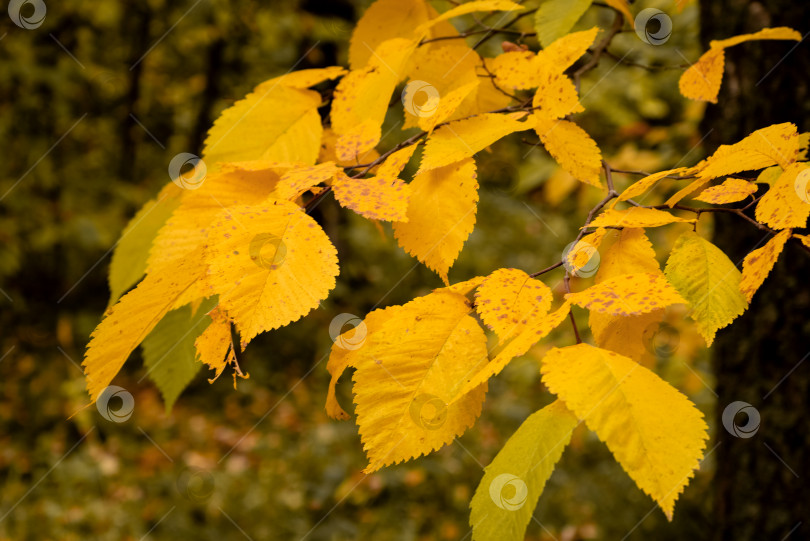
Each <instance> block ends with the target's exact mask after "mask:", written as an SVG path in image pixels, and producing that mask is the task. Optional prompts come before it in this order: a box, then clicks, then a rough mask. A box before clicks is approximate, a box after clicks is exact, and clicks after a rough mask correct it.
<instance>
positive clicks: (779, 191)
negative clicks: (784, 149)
mask: <svg viewBox="0 0 810 541" xmlns="http://www.w3.org/2000/svg"><path fill="white" fill-rule="evenodd" d="M808 170H810V168H808V167H807V163H801V162H800V163H794V164H791V165H790V166H788V167H787V168H786V169H785V171H784V172H783V173H782V174H781V175H780V176H779V178H778V179H777V181H776V182H774V184H773V186H771V187H770V188H769V189H768V191H767V192H766V193H765V195H763V196H762V199H760V200H759V203H757V209H756V213H755V216H756V219H757V221H759V222H762V223H765V224H767V225H768V226H770V227H772V228H774V229H788V228H802V227H805V226H806V225H807V217H808V215H810V201H807V200H803V199H802V197H801V195H804V196H805V197H807V184H808V181H810V172H808ZM800 175H801V176H800ZM797 181H798V182H797ZM800 194H801V195H800Z"/></svg>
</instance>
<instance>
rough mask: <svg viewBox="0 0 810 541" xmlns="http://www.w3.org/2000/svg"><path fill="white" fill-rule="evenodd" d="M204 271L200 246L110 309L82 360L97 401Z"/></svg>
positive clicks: (160, 269)
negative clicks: (131, 355)
mask: <svg viewBox="0 0 810 541" xmlns="http://www.w3.org/2000/svg"><path fill="white" fill-rule="evenodd" d="M204 273H205V266H204V265H203V264H202V253H201V251H200V250H198V251H197V252H194V253H192V254H189V256H188V257H184V258H181V259H180V260H177V261H170V262H169V263H166V264H164V265H161V266H159V267H157V268H155V269H154V270H153V271H151V272H150V273H148V274H147V275H146V278H144V279H143V280H142V281H141V282H140V283H139V284H138V287H136V288H135V289H133V290H132V291H130V292H129V293H127V294H126V295H124V296H123V297H121V299H120V300H119V301H118V302H117V303H116V304H115V305H114V306H113V307H112V308H110V309H108V310H107V312H106V313H105V315H104V319H102V320H101V323H99V324H98V326H97V327H96V329H95V330H94V331H93V334H92V338H91V340H90V343H89V344H88V345H87V351H86V353H85V355H84V362H82V366H83V367H84V374H85V379H86V380H87V391H88V392H89V393H90V398H91V399H92V400H93V402H95V401H96V400H97V399H98V397H99V395H100V394H101V392H102V391H103V390H104V389H105V388H106V387H107V386H108V385H110V383H112V380H113V378H114V377H115V375H116V374H117V373H118V372H119V371H120V370H121V367H122V366H124V363H125V362H126V360H127V358H128V357H129V355H130V353H132V351H133V350H134V349H135V348H136V347H138V344H140V343H141V341H142V340H143V339H144V338H145V337H146V335H148V334H149V332H150V331H152V329H154V328H155V325H157V324H158V322H159V321H160V320H161V319H162V318H163V316H165V315H166V314H167V313H168V312H169V310H172V309H174V308H179V306H175V305H176V303H177V300H178V299H179V298H180V297H181V296H182V295H183V293H185V291H186V290H187V289H189V288H190V287H191V286H192V285H193V284H194V283H195V282H197V280H199V279H200V278H202V276H203V274H204Z"/></svg>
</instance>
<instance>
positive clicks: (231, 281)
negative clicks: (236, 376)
mask: <svg viewBox="0 0 810 541" xmlns="http://www.w3.org/2000/svg"><path fill="white" fill-rule="evenodd" d="M205 261H206V263H207V264H208V276H207V278H206V281H207V284H208V285H209V286H210V287H211V289H212V291H211V293H212V294H216V295H219V304H220V307H221V308H222V309H223V310H225V311H227V313H228V316H229V317H230V318H231V320H232V321H233V322H234V323H235V324H236V328H237V329H238V330H239V334H240V336H241V339H242V347H244V346H245V345H247V343H248V342H250V341H251V340H252V339H253V337H255V336H256V335H257V334H259V333H261V332H264V331H269V330H272V329H276V328H278V327H283V326H284V325H287V324H288V323H291V322H293V321H296V320H297V319H299V318H301V317H303V316H305V315H306V314H308V313H309V312H310V311H311V310H312V309H314V308H316V307H317V306H318V305H319V304H320V302H321V301H322V300H323V299H325V298H326V296H327V295H328V294H329V292H330V291H331V290H332V288H334V287H335V277H336V276H337V275H338V262H337V251H336V250H335V247H334V246H332V243H331V242H330V241H329V238H328V237H327V236H326V233H324V232H323V229H321V227H320V226H319V225H318V223H317V222H316V221H315V220H313V219H312V218H311V217H310V216H308V215H307V214H306V213H305V212H304V211H303V210H301V209H300V208H299V207H298V206H297V205H295V204H294V203H291V202H289V201H283V200H279V199H268V200H266V201H264V202H262V203H259V204H257V205H240V206H235V207H232V208H230V209H227V210H225V211H223V212H222V213H220V214H219V215H218V216H217V218H215V219H214V222H213V223H212V224H211V227H210V229H209V233H208V240H207V241H206V251H205Z"/></svg>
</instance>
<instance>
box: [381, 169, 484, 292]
mask: <svg viewBox="0 0 810 541" xmlns="http://www.w3.org/2000/svg"><path fill="white" fill-rule="evenodd" d="M410 187H411V190H412V191H411V196H410V201H409V203H408V212H407V217H408V221H407V222H394V236H395V237H396V239H397V242H398V243H399V245H400V246H402V247H403V248H404V249H405V251H406V252H408V253H409V254H411V255H412V256H414V257H416V258H417V259H418V260H419V261H421V262H422V263H424V264H425V265H427V267H428V268H429V269H431V270H433V271H435V272H436V273H437V274H438V275H439V276H440V277H441V278H442V280H444V282H445V283H447V271H448V270H450V267H451V266H452V265H453V262H454V261H455V260H456V258H457V257H458V254H459V253H460V252H461V248H462V247H463V246H464V242H465V241H466V240H467V237H469V236H470V233H472V230H473V227H474V226H475V213H476V209H477V205H478V182H477V181H476V174H475V162H474V161H473V160H472V158H467V159H464V160H462V161H459V162H457V163H454V164H452V165H448V166H445V167H440V168H438V169H431V170H429V171H427V172H424V173H419V174H417V175H416V177H415V178H414V179H413V181H412V182H411V183H410Z"/></svg>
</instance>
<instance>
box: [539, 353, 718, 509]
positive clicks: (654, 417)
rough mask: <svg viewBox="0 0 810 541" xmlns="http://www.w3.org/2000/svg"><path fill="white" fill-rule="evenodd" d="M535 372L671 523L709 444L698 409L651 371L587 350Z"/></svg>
mask: <svg viewBox="0 0 810 541" xmlns="http://www.w3.org/2000/svg"><path fill="white" fill-rule="evenodd" d="M540 371H541V373H542V374H543V383H545V384H546V386H547V387H548V388H549V390H550V391H551V392H552V393H554V394H556V395H557V396H558V397H559V398H560V399H561V400H562V401H563V402H565V404H566V406H567V407H568V409H570V410H571V411H573V412H574V413H575V414H576V415H577V417H579V418H580V419H582V420H583V421H585V424H586V425H587V426H588V428H590V429H591V430H593V431H594V432H596V435H597V436H599V439H600V440H602V441H603V442H605V444H606V445H607V447H608V449H610V452H611V453H613V456H614V457H615V458H616V460H617V461H618V462H619V464H621V466H622V468H624V471H626V472H627V474H628V475H629V476H630V478H631V479H633V481H635V483H636V485H637V486H638V487H639V488H640V489H641V490H643V491H644V492H645V493H646V494H648V495H649V496H650V497H652V498H653V500H655V501H656V502H657V503H658V505H659V506H660V507H661V510H662V511H663V512H664V514H666V516H667V518H668V519H669V520H672V513H673V510H674V508H675V501H676V500H677V499H678V497H679V495H680V494H681V492H682V491H683V489H684V487H685V486H686V485H687V484H688V483H689V478H690V477H692V475H693V471H694V470H695V469H697V468H698V467H699V465H700V461H701V459H702V457H703V450H704V449H705V447H706V440H707V439H708V437H709V436H708V433H707V430H708V427H707V426H706V423H705V422H704V420H703V414H702V413H701V412H700V410H698V409H697V407H695V405H694V404H693V403H692V402H690V401H689V399H688V398H687V397H686V396H684V395H683V394H681V393H680V392H679V391H678V390H677V389H675V388H674V387H672V386H671V385H670V384H669V383H667V382H665V381H664V380H662V379H661V378H659V377H658V376H657V375H655V374H654V373H653V372H651V371H650V370H648V369H646V368H644V367H643V366H641V365H639V364H638V363H636V362H634V361H632V360H631V359H628V358H627V357H624V356H622V355H619V354H617V353H614V352H612V351H607V350H604V349H599V348H595V347H593V346H590V345H587V344H578V345H576V346H569V347H566V348H554V349H552V350H551V351H549V352H548V353H547V354H546V356H545V358H544V359H543V363H542V366H541V369H540Z"/></svg>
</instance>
